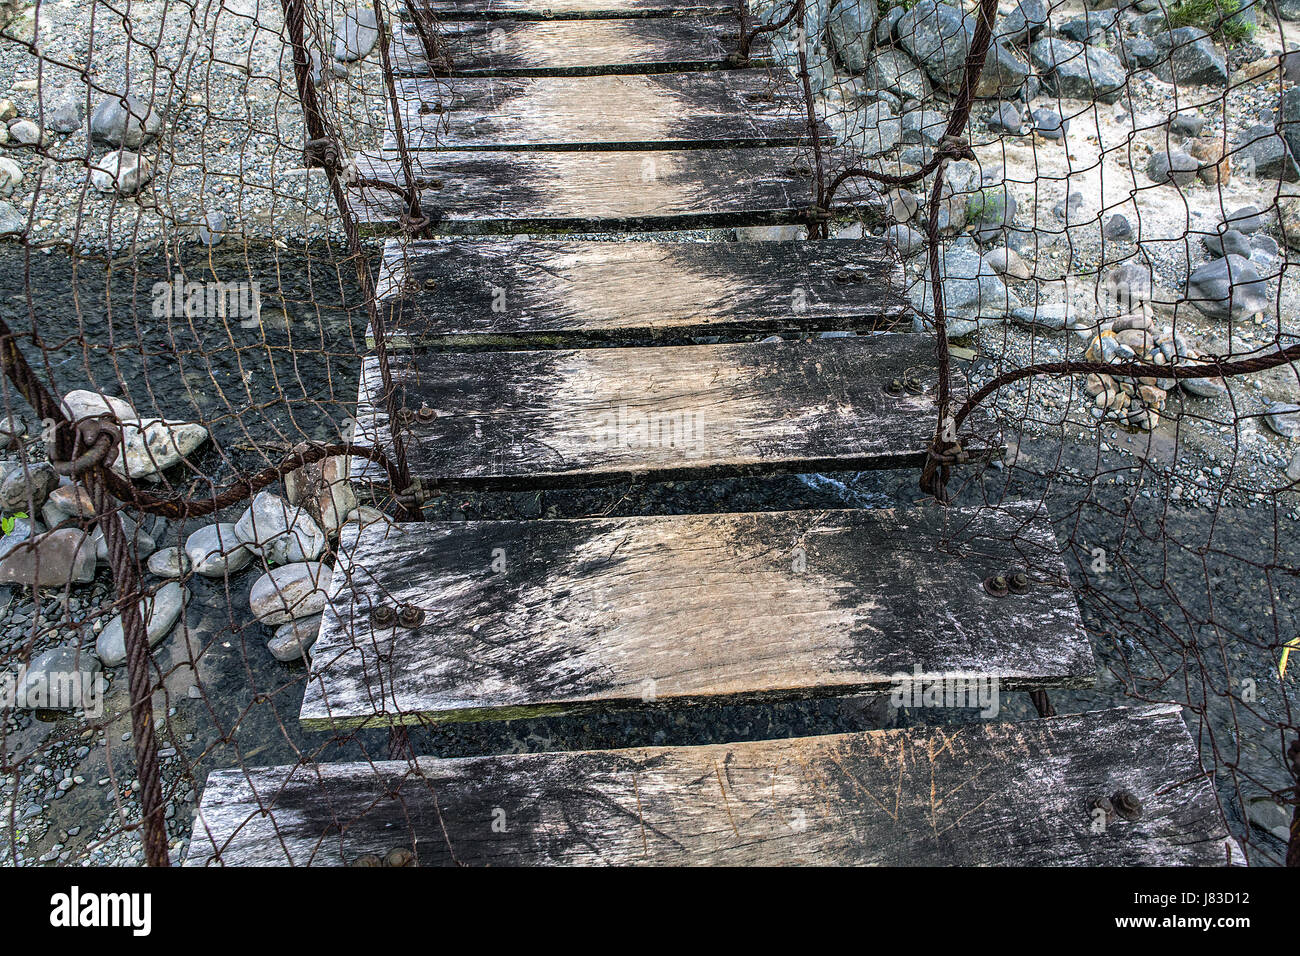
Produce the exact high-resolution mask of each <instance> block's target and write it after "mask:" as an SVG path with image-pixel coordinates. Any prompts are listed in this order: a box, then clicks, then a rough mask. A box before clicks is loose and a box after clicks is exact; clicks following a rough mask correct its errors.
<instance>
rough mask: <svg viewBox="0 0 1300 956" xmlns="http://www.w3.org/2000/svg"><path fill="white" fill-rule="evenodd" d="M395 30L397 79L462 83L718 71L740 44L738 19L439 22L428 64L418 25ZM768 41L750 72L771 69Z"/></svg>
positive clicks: (755, 48)
mask: <svg viewBox="0 0 1300 956" xmlns="http://www.w3.org/2000/svg"><path fill="white" fill-rule="evenodd" d="M395 29H396V31H397V32H396V42H395V43H394V44H393V48H392V60H393V71H394V72H395V73H408V74H414V75H440V76H441V75H446V76H458V77H460V76H577V75H584V74H602V73H667V72H678V71H681V70H719V69H726V68H729V67H730V66H731V64H730V63H729V62H728V59H727V58H728V57H729V56H730V55H731V54H732V53H734V52H735V50H736V48H737V44H738V40H739V27H738V24H737V21H736V18H735V17H734V16H712V17H638V18H624V19H618V20H591V19H587V20H542V21H538V20H532V21H529V20H479V21H450V22H449V21H441V22H440V23H439V24H438V36H439V39H440V40H441V41H442V43H443V44H444V51H445V52H443V53H440V55H439V58H437V59H435V61H434V62H433V63H432V65H431V64H430V62H429V59H428V57H427V55H426V53H425V50H424V46H423V44H422V43H421V42H420V38H419V34H418V33H417V32H416V30H415V27H414V26H413V25H412V24H410V23H402V22H401V21H399V22H398V23H397V24H395ZM769 36H771V34H761V35H760V36H758V37H756V38H755V40H754V42H753V45H752V46H751V48H750V57H749V65H750V66H766V65H770V63H771V46H770V44H769V42H768V37H769Z"/></svg>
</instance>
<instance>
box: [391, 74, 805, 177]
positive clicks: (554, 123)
mask: <svg viewBox="0 0 1300 956" xmlns="http://www.w3.org/2000/svg"><path fill="white" fill-rule="evenodd" d="M396 87H397V100H398V102H399V103H400V104H401V107H402V114H403V121H402V127H403V129H404V131H405V135H406V142H407V146H408V147H409V148H411V149H416V150H477V149H490V150H498V149H518V150H548V149H564V150H571V149H589V150H601V149H696V148H702V147H718V146H797V145H799V144H801V143H806V142H809V141H810V139H811V136H812V133H811V130H810V128H809V126H808V117H807V114H806V113H805V111H804V106H803V103H802V99H801V97H799V96H798V95H797V92H798V91H797V89H796V88H795V86H794V84H793V83H792V82H790V78H789V75H788V74H786V73H784V72H780V73H777V72H769V71H767V70H715V71H713V72H711V73H701V72H695V73H656V74H651V75H644V74H636V75H627V76H529V77H465V78H457V79H455V80H443V79H431V78H413V77H407V78H405V79H401V80H398V81H397V84H396ZM819 131H820V133H819V134H820V135H821V136H822V138H823V139H825V140H828V137H827V133H826V129H825V126H824V124H822V125H821V126H820V127H819ZM384 148H385V149H389V150H395V149H396V148H397V141H396V139H395V138H394V135H393V132H392V130H391V129H390V130H389V131H388V134H387V136H386V137H385V139H384ZM432 161H433V162H436V157H435V158H433V160H432Z"/></svg>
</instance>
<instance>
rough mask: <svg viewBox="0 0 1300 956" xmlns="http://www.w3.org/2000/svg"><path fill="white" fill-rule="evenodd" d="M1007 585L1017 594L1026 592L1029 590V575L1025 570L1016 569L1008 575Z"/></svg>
mask: <svg viewBox="0 0 1300 956" xmlns="http://www.w3.org/2000/svg"><path fill="white" fill-rule="evenodd" d="M1007 585H1008V586H1009V587H1010V588H1011V590H1012V591H1014V592H1015V593H1016V594H1024V593H1025V592H1026V591H1028V590H1029V575H1027V574H1026V573H1025V572H1024V571H1016V572H1015V573H1014V574H1011V575H1009V576H1008V577H1007Z"/></svg>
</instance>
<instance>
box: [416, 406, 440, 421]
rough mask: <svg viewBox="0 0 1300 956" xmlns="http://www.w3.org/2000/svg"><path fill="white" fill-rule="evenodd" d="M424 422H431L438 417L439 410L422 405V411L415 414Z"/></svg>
mask: <svg viewBox="0 0 1300 956" xmlns="http://www.w3.org/2000/svg"><path fill="white" fill-rule="evenodd" d="M415 414H416V416H417V417H418V418H419V419H420V421H422V422H431V421H433V420H434V419H435V418H437V417H438V410H437V409H436V408H430V407H429V406H428V405H421V406H420V410H419V411H418V412H416V413H415Z"/></svg>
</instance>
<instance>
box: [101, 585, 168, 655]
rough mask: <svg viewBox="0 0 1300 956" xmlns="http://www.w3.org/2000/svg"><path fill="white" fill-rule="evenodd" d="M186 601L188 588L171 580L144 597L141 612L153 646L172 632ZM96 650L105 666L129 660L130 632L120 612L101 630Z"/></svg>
mask: <svg viewBox="0 0 1300 956" xmlns="http://www.w3.org/2000/svg"><path fill="white" fill-rule="evenodd" d="M184 603H185V589H184V588H182V587H181V586H180V584H178V583H177V582H175V581H169V582H168V583H167V584H164V585H163V586H162V587H160V588H159V589H158V590H157V592H155V593H154V594H150V595H147V596H145V597H143V598H141V599H140V613H141V614H142V615H143V616H144V619H145V633H146V634H147V635H148V637H149V646H150V647H153V646H154V645H155V644H157V643H158V642H159V641H161V640H162V639H163V638H164V637H166V636H167V635H168V634H170V633H171V630H172V627H173V626H174V625H175V624H176V619H177V618H179V617H180V616H181V610H182V608H183V606H184ZM95 653H97V654H98V655H99V659H100V660H101V661H103V662H104V666H105V667H117V666H118V665H119V664H125V663H126V634H125V633H124V632H123V630H122V615H120V614H118V615H117V616H116V617H114V618H113V620H111V621H109V622H108V624H107V625H106V626H105V627H104V629H103V630H102V631H100V632H99V639H98V640H97V641H95Z"/></svg>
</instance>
